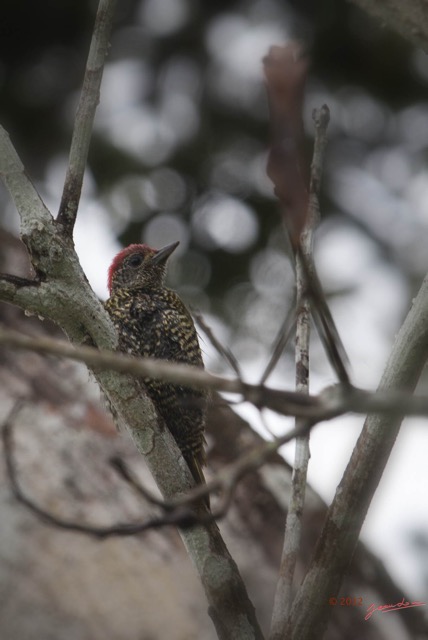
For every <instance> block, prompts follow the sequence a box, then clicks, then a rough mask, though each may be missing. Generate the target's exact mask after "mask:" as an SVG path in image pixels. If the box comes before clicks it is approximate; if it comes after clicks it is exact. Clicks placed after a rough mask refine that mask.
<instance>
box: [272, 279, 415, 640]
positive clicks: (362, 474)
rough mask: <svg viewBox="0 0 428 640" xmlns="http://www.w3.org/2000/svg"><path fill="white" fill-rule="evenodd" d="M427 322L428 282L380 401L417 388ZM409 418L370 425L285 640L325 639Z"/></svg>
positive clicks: (380, 419)
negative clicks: (332, 602)
mask: <svg viewBox="0 0 428 640" xmlns="http://www.w3.org/2000/svg"><path fill="white" fill-rule="evenodd" d="M427 317H428V278H426V279H425V280H424V282H423V284H422V286H421V288H420V290H419V293H418V295H417V297H416V298H415V299H414V301H413V304H412V307H411V309H410V311H409V313H408V315H407V317H406V319H405V321H404V323H403V325H402V327H401V329H400V331H399V333H398V335H397V338H396V341H395V344H394V347H393V349H392V352H391V355H390V358H389V360H388V363H387V365H386V368H385V371H384V374H383V376H382V380H381V382H380V387H379V389H380V390H381V395H384V394H390V395H392V394H394V393H400V392H399V391H396V390H399V389H406V390H407V391H408V392H409V393H410V392H412V391H413V389H414V388H415V386H416V383H417V381H418V379H419V377H420V374H421V372H422V369H423V367H424V365H425V363H426V360H427V357H428V324H427V321H426V319H427ZM405 413H406V412H405V410H404V408H403V409H402V410H401V411H398V412H397V414H396V415H395V416H390V417H387V416H385V415H379V414H377V415H376V414H374V415H371V416H369V417H368V418H367V419H366V421H365V424H364V428H363V431H362V433H361V436H360V438H359V440H358V442H357V444H356V446H355V448H354V451H353V453H352V456H351V459H350V461H349V464H348V467H347V469H346V471H345V473H344V476H343V478H342V481H341V482H340V484H339V486H338V489H337V491H336V495H335V497H334V500H333V502H332V504H331V506H330V508H329V510H328V514H327V518H326V521H325V523H324V528H323V531H322V533H321V536H320V537H319V539H318V545H317V548H316V550H315V554H314V559H313V561H312V563H311V566H310V568H309V571H308V573H307V575H306V577H305V580H304V582H303V584H302V586H301V588H300V590H299V592H298V594H297V597H296V598H295V600H294V603H293V607H292V611H291V615H290V619H289V626H288V628H287V632H286V634H285V635H284V639H285V640H315V639H317V640H319V638H321V637H322V636H323V632H324V629H325V627H326V625H327V621H328V618H329V615H330V614H331V610H332V608H331V607H330V608H329V607H328V598H329V597H331V596H335V595H337V593H338V589H339V588H340V584H341V581H342V578H343V575H344V574H345V573H346V571H347V568H348V566H349V563H350V561H351V558H352V556H353V552H354V549H355V546H356V544H357V540H358V536H359V534H360V530H361V526H362V524H363V522H364V519H365V516H366V514H367V510H368V508H369V505H370V502H371V500H372V498H373V494H374V492H375V490H376V488H377V486H378V483H379V481H380V478H381V476H382V473H383V471H384V468H385V465H386V463H387V461H388V458H389V455H390V452H391V449H392V447H393V445H394V442H395V439H396V436H397V433H398V431H399V428H400V424H401V421H402V418H403V415H404V414H405Z"/></svg>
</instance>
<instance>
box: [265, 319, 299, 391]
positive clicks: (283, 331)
mask: <svg viewBox="0 0 428 640" xmlns="http://www.w3.org/2000/svg"><path fill="white" fill-rule="evenodd" d="M295 324H296V309H295V307H290V309H289V311H288V313H287V315H286V317H285V320H284V322H283V323H282V325H281V328H280V330H279V331H278V335H277V337H276V338H275V341H274V344H273V348H272V354H271V356H270V358H269V362H268V363H267V365H266V369H265V370H264V371H263V374H262V377H261V378H260V384H261V385H264V384H265V382H266V380H267V379H268V378H269V376H270V374H271V373H272V371H273V370H274V369H275V367H276V365H277V364H278V361H279V359H280V357H281V355H282V353H283V352H284V349H285V347H286V346H287V344H288V342H289V340H290V338H291V334H292V331H293V328H294V326H295Z"/></svg>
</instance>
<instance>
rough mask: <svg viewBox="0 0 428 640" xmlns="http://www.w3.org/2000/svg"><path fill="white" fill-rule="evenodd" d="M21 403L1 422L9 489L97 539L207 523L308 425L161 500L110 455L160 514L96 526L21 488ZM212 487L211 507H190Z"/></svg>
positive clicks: (48, 516) (55, 520)
mask: <svg viewBox="0 0 428 640" xmlns="http://www.w3.org/2000/svg"><path fill="white" fill-rule="evenodd" d="M21 406H22V405H21V403H16V405H15V406H14V408H13V409H12V411H11V412H10V414H9V416H8V417H7V418H6V419H5V421H4V422H3V426H2V431H1V437H2V442H3V450H4V456H5V463H6V472H7V477H8V479H9V483H10V486H11V489H12V493H13V494H14V496H15V498H16V499H17V500H18V502H20V503H21V504H22V505H23V506H25V507H26V508H27V509H28V510H29V511H31V513H33V514H34V515H35V516H36V517H37V518H39V519H40V520H41V521H42V522H44V523H45V524H46V525H49V526H52V527H55V528H57V529H63V530H66V531H70V532H74V533H80V534H84V535H87V536H90V537H95V538H98V539H105V538H110V537H124V536H134V535H138V534H141V533H144V532H146V531H149V530H151V529H159V528H161V527H165V526H171V525H174V526H178V527H180V528H181V529H186V528H189V527H193V526H195V525H208V524H210V523H213V522H214V521H215V520H218V519H220V518H222V517H223V516H224V515H225V514H226V513H227V511H228V509H229V507H230V504H231V501H232V498H233V495H234V492H235V489H236V486H237V484H238V482H239V481H240V480H241V478H242V477H243V476H244V475H245V474H247V473H249V472H250V471H254V470H256V469H257V468H258V467H260V466H262V465H263V464H264V463H265V462H266V461H267V460H268V459H269V458H270V457H271V456H272V455H273V454H275V453H276V451H277V450H278V448H279V447H281V446H282V445H283V444H285V443H286V442H289V441H290V440H292V439H293V438H295V437H296V435H298V434H301V433H303V432H304V431H307V430H308V429H310V427H311V423H304V424H302V425H301V426H300V427H299V429H296V430H292V431H290V432H289V433H287V434H286V435H285V436H283V437H282V438H280V439H277V440H276V441H275V442H268V443H265V444H264V445H262V446H259V447H256V448H255V449H253V450H252V451H250V452H248V453H246V454H244V455H242V456H241V457H240V458H238V459H237V460H236V461H235V462H233V463H232V464H230V465H227V467H225V468H224V469H222V470H221V471H220V472H219V473H218V474H216V476H215V477H214V478H213V480H212V481H211V482H210V483H208V484H207V485H199V486H197V487H196V488H195V489H193V490H191V491H189V492H188V493H187V494H186V495H184V496H181V497H179V498H176V499H175V500H171V501H163V500H159V499H157V498H155V497H154V496H153V495H152V494H151V493H150V492H148V491H147V490H146V489H145V488H144V487H142V486H141V484H140V483H139V482H138V480H137V479H136V478H135V477H134V475H133V474H132V472H131V471H130V470H129V469H128V468H127V467H126V465H125V464H124V463H123V461H122V460H120V459H117V458H116V459H113V460H112V461H111V463H112V465H113V466H114V468H115V469H116V470H117V471H118V472H119V473H120V475H121V477H122V478H124V479H125V480H126V482H128V484H130V485H131V486H132V487H133V489H134V490H136V491H137V493H138V494H139V495H141V496H142V497H143V498H144V499H145V500H148V501H149V502H150V503H151V504H154V505H156V506H158V507H160V508H161V509H162V512H163V513H162V515H160V516H157V517H154V518H149V519H148V520H146V521H144V522H135V523H116V524H113V525H110V526H98V525H91V524H88V523H82V522H78V521H74V520H70V519H67V518H62V517H60V516H57V515H56V514H54V513H52V512H51V511H48V510H47V509H45V508H44V507H42V506H40V505H39V504H37V502H35V501H34V500H33V499H32V498H30V497H29V496H28V495H27V493H26V492H25V491H24V489H22V487H21V485H20V482H19V478H18V470H17V466H16V463H15V455H14V445H13V431H14V424H15V422H16V416H17V415H18V412H19V410H20V408H21ZM213 491H216V492H220V491H221V492H222V494H223V495H222V499H221V500H220V502H219V503H218V504H217V506H216V509H215V510H213V511H212V512H208V511H206V510H205V509H204V510H203V511H198V510H195V509H193V508H192V505H194V504H196V503H200V502H201V498H203V497H204V496H206V495H207V494H208V493H211V492H213Z"/></svg>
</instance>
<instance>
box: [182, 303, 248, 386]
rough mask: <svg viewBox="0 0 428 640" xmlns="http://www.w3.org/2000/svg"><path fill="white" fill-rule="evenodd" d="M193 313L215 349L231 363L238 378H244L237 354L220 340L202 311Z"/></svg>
mask: <svg viewBox="0 0 428 640" xmlns="http://www.w3.org/2000/svg"><path fill="white" fill-rule="evenodd" d="M192 315H193V317H194V319H195V322H196V324H197V325H198V327H200V328H201V329H202V331H203V332H204V333H205V335H206V336H207V338H208V340H209V341H210V342H211V344H212V345H213V347H214V349H216V351H217V352H218V353H219V354H220V356H221V357H222V358H224V359H225V361H226V362H227V363H228V364H229V365H230V367H231V368H232V370H233V371H234V372H235V373H236V375H237V376H238V378H241V379H242V374H241V369H240V367H239V362H238V361H237V359H236V358H235V356H234V355H233V353H232V352H231V350H230V349H229V348H228V347H225V346H224V345H223V344H222V343H221V342H220V340H218V338H217V337H216V336H215V335H214V332H213V330H212V329H211V327H209V326H208V325H207V323H206V322H205V320H204V318H203V316H202V315H201V314H200V313H195V312H193V313H192Z"/></svg>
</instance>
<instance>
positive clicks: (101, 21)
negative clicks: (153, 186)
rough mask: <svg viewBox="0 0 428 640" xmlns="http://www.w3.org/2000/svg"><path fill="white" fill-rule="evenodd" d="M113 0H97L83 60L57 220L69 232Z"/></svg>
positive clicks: (89, 132) (95, 101)
mask: <svg viewBox="0 0 428 640" xmlns="http://www.w3.org/2000/svg"><path fill="white" fill-rule="evenodd" d="M115 6H116V0H100V3H99V5H98V11H97V15H96V18H95V25H94V30H93V34H92V41H91V46H90V49H89V55H88V60H87V63H86V70H85V76H84V79H83V87H82V92H81V95H80V100H79V104H78V107H77V112H76V118H75V123H74V130H73V138H72V141H71V147H70V156H69V164H68V169H67V175H66V178H65V183H64V189H63V193H62V198H61V204H60V207H59V212H58V217H57V221H58V222H59V223H61V224H62V225H64V228H65V230H66V232H67V234H69V235H70V236H71V235H72V233H73V228H74V223H75V221H76V215H77V209H78V206H79V200H80V194H81V191H82V184H83V176H84V172H85V167H86V162H87V158H88V152H89V145H90V142H91V134H92V126H93V122H94V118H95V111H96V108H97V106H98V103H99V101H100V87H101V80H102V77H103V71H104V62H105V59H106V57H107V54H108V51H109V46H110V44H109V40H110V34H111V30H112V25H113V18H114V12H115Z"/></svg>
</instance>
